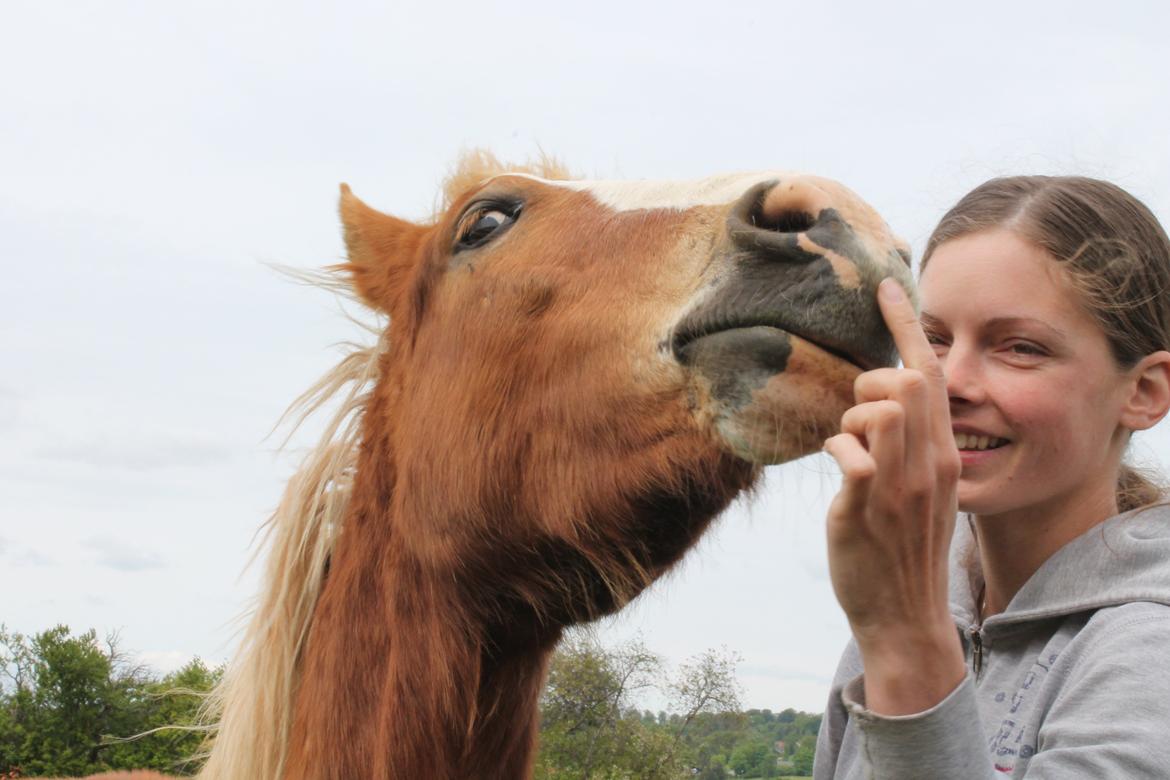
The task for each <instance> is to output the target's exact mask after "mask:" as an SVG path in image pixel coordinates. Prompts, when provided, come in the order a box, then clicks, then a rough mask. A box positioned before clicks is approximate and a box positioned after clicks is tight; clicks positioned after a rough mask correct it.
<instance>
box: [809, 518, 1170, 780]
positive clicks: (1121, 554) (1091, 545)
mask: <svg viewBox="0 0 1170 780" xmlns="http://www.w3.org/2000/svg"><path fill="white" fill-rule="evenodd" d="M956 526H957V527H956V531H955V542H954V545H953V546H952V552H951V583H950V593H951V613H952V615H953V616H954V619H955V625H956V626H958V629H959V633H960V636H961V637H962V639H963V651H964V653H965V654H966V658H967V678H966V679H965V680H964V681H963V682H962V683H961V684H960V685H959V687H957V688H956V689H955V690H954V691H952V692H951V693H950V695H948V696H947V698H945V699H943V701H941V702H940V703H938V704H937V705H935V706H934V707H932V708H931V709H929V710H927V711H925V712H921V713H918V714H915V715H906V716H901V717H883V716H881V715H877V714H875V713H872V712H870V711H868V710H867V709H866V708H865V691H864V686H863V682H862V677H861V672H862V666H861V658H860V655H859V654H858V652H857V648H856V646H855V645H854V644H853V643H850V645H849V647H848V648H847V649H846V651H845V654H844V656H843V657H842V659H841V663H840V666H839V667H838V669H837V675H836V678H835V679H834V680H833V688H832V691H831V693H830V695H829V706H828V709H827V710H826V711H825V718H824V721H823V722H822V724H821V731H820V735H819V737H818V739H817V754H816V763H815V765H814V769H813V778H814V780H830V779H831V778H838V780H840V779H841V778H848V780H860V779H861V778H865V779H866V780H869V779H870V778H873V779H874V780H885V779H886V778H888V779H889V780H919V779H921V780H949V779H950V778H956V779H957V780H959V779H961V780H965V779H966V778H976V779H977V780H991V779H992V778H995V779H996V780H998V779H999V778H1005V779H1006V778H1023V777H1026V778H1028V779H1029V780H1038V779H1039V778H1044V779H1045V780H1049V779H1051V780H1078V779H1079V778H1085V779H1086V780H1087V778H1093V780H1102V779H1103V778H1170V508H1168V507H1165V506H1158V507H1153V508H1150V509H1145V510H1138V511H1137V512H1133V513H1128V514H1123V515H1118V516H1117V517H1113V518H1110V519H1109V520H1106V521H1105V522H1104V523H1102V524H1100V525H1098V526H1096V527H1094V528H1093V529H1091V530H1090V531H1088V532H1086V533H1085V534H1083V535H1082V536H1080V537H1078V538H1077V539H1074V540H1073V541H1071V542H1069V543H1068V544H1067V545H1065V546H1064V547H1063V548H1061V549H1060V550H1059V551H1057V553H1056V554H1054V555H1053V556H1052V557H1051V558H1049V559H1048V560H1047V561H1045V563H1044V564H1043V565H1042V566H1041V567H1040V568H1039V569H1038V570H1037V571H1036V573H1035V574H1034V575H1032V578H1031V579H1029V580H1028V581H1027V582H1026V583H1025V584H1024V587H1022V588H1021V589H1020V591H1019V592H1018V593H1017V594H1016V596H1015V598H1013V599H1012V601H1011V603H1010V604H1008V606H1007V609H1006V610H1005V611H1004V612H1003V613H1001V614H999V615H994V616H992V617H990V618H988V619H987V620H986V621H985V622H984V623H983V625H982V626H980V625H978V624H977V623H976V620H975V599H974V596H973V595H972V594H974V593H978V592H979V591H980V587H981V585H982V574H981V570H980V566H979V560H978V552H977V549H976V546H975V543H974V538H973V536H972V534H971V531H970V529H969V528H968V527H967V523H965V522H963V521H962V519H960V521H959V522H958V523H957V524H956Z"/></svg>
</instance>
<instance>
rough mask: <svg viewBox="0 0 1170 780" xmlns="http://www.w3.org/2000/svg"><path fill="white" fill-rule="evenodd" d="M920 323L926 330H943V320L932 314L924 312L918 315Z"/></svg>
mask: <svg viewBox="0 0 1170 780" xmlns="http://www.w3.org/2000/svg"><path fill="white" fill-rule="evenodd" d="M918 321H919V322H920V323H922V327H924V328H933V329H934V330H940V329H942V320H940V319H938V318H937V317H935V316H933V315H932V314H931V313H930V312H926V311H924V312H922V313H921V314H919V315H918Z"/></svg>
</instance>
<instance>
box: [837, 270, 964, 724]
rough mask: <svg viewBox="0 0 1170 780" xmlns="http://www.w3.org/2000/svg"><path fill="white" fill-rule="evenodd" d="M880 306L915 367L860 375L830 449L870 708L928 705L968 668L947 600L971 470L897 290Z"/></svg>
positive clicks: (840, 560) (843, 571) (886, 293)
mask: <svg viewBox="0 0 1170 780" xmlns="http://www.w3.org/2000/svg"><path fill="white" fill-rule="evenodd" d="M878 302H879V305H880V306H881V310H882V315H883V316H884V317H885V320H886V324H887V325H888V326H889V328H890V332H891V333H892V334H893V336H894V341H895V343H896V344H897V346H898V352H899V354H900V355H901V356H902V363H903V365H904V366H905V368H902V369H895V368H881V369H877V370H876V371H868V372H866V373H864V374H862V375H861V376H859V377H858V378H857V382H856V384H855V385H854V394H855V398H856V401H857V405H856V406H854V407H852V408H851V409H849V411H847V412H846V413H845V415H844V417H842V418H841V431H842V432H841V433H840V434H839V435H837V436H834V437H832V438H831V439H829V440H828V441H826V442H825V450H826V451H828V453H829V454H830V455H832V456H833V458H835V459H836V461H837V463H838V465H839V466H840V467H841V472H842V474H843V477H844V479H843V482H842V485H841V491H840V492H839V493H838V494H837V496H836V497H835V498H834V499H833V502H832V504H831V505H830V507H829V517H828V537H829V572H830V574H831V576H832V580H833V588H834V590H835V591H836V593H837V600H838V601H840V602H841V606H842V608H843V609H844V610H845V614H846V616H847V617H848V618H849V625H850V627H851V629H852V631H853V636H854V637H855V638H856V640H857V644H858V647H859V649H860V650H861V656H862V660H863V663H864V664H865V691H866V706H867V707H868V708H869V709H870V710H872V711H874V712H879V713H882V714H887V715H898V714H910V713H914V712H920V711H922V710H925V709H929V708H930V707H931V706H933V705H934V704H937V703H938V702H939V701H941V700H942V699H943V698H945V697H946V696H947V694H949V693H950V692H951V691H952V690H953V689H954V688H955V686H957V685H958V684H959V682H961V681H962V679H963V677H964V675H965V673H966V670H965V666H964V662H963V656H962V651H961V648H960V645H959V640H958V633H957V631H956V629H955V626H954V623H953V622H952V620H951V616H950V610H949V608H948V599H947V559H948V554H949V550H950V542H951V535H952V532H953V530H954V523H955V515H956V512H957V505H956V488H957V483H958V479H959V471H960V468H961V464H960V461H959V452H958V450H957V449H956V448H955V439H954V434H953V433H952V431H951V420H950V409H949V403H948V399H947V391H946V381H945V379H944V378H943V372H942V366H941V365H940V364H939V361H938V358H937V357H936V356H935V354H934V349H933V348H932V347H931V346H930V343H929V342H928V341H927V340H926V335H925V334H924V333H923V332H922V327H921V326H920V325H919V323H918V315H917V313H916V312H915V311H914V307H913V306H912V305H911V303H910V301H909V300H907V298H906V295H905V293H904V292H903V290H902V288H901V287H900V286H899V285H898V283H897V282H895V281H893V280H892V279H887V280H885V281H883V282H882V283H881V285H880V286H879V288H878Z"/></svg>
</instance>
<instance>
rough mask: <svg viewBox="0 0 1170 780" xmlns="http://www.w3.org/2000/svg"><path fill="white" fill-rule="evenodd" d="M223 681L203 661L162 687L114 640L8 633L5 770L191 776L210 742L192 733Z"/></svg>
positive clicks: (0, 701)
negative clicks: (205, 699)
mask: <svg viewBox="0 0 1170 780" xmlns="http://www.w3.org/2000/svg"><path fill="white" fill-rule="evenodd" d="M220 674H221V670H210V669H208V668H207V667H206V666H205V665H204V664H203V663H202V662H201V661H199V660H198V659H195V660H193V661H191V662H190V663H188V664H187V665H186V666H185V667H183V668H182V669H180V670H178V671H176V672H173V673H172V674H169V675H167V676H166V677H163V678H162V679H157V678H156V677H155V676H154V675H153V674H151V673H150V672H149V670H148V669H147V668H146V667H144V666H142V665H141V664H135V663H132V662H131V661H130V660H129V659H128V657H127V656H126V655H125V654H124V653H122V652H121V651H119V649H118V646H117V637H116V636H112V637H108V638H107V639H106V641H105V642H99V641H98V639H97V636H96V633H95V632H94V631H92V630H90V631H87V632H85V633H82V634H79V635H77V636H74V635H72V634H71V633H70V631H69V629H68V628H67V627H66V626H56V627H54V628H51V629H49V630H47V631H43V632H41V633H40V634H37V635H35V636H33V637H31V638H29V637H26V636H23V635H22V634H19V633H15V632H10V631H8V630H7V629H6V628H5V627H3V626H0V771H6V770H7V769H8V768H9V767H14V766H19V767H21V769H22V770H23V772H24V773H25V774H26V775H62V776H67V775H82V774H90V773H94V772H101V771H106V770H109V769H130V768H141V769H160V770H166V771H168V772H171V773H177V772H184V771H193V770H194V769H195V767H194V766H193V765H192V764H191V763H190V762H189V759H190V757H191V756H192V755H194V754H195V753H196V752H197V750H198V748H199V745H200V743H201V742H202V739H203V737H202V734H201V733H200V732H198V731H194V730H191V729H190V728H184V727H189V726H190V725H191V724H192V723H194V719H195V714H196V711H197V710H198V708H199V705H200V703H201V701H202V698H201V697H202V695H203V694H204V693H206V692H207V691H208V690H210V688H211V687H212V685H214V683H215V682H216V681H217V680H218V678H219V675H220ZM171 726H179V727H180V728H178V729H175V728H168V727H171Z"/></svg>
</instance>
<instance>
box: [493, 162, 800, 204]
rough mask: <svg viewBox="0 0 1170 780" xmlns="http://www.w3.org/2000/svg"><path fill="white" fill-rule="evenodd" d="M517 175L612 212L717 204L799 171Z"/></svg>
mask: <svg viewBox="0 0 1170 780" xmlns="http://www.w3.org/2000/svg"><path fill="white" fill-rule="evenodd" d="M502 175H505V176H520V177H522V178H525V179H532V180H533V181H539V182H541V183H542V184H547V185H549V186H552V187H563V188H565V189H569V190H576V191H577V192H588V193H589V194H590V195H592V196H593V197H594V198H596V199H597V201H598V202H599V203H601V204H602V205H605V206H608V207H609V208H611V209H613V210H614V211H636V210H639V209H678V210H680V211H681V210H683V209H689V208H693V207H695V206H720V205H724V204H727V203H731V202H732V201H735V200H737V199H738V198H739V197H740V196H742V195H743V194H744V193H745V192H747V191H748V190H749V189H751V188H752V187H754V186H755V185H757V184H762V183H763V182H767V181H779V180H781V179H791V178H793V177H796V176H801V175H802V174H799V173H793V172H792V171H755V172H752V173H725V174H720V175H718V176H709V177H708V178H706V179H693V180H689V181H688V180H682V181H669V180H657V179H635V180H620V179H609V180H607V179H597V180H594V181H587V180H586V181H572V180H570V181H552V180H549V179H542V178H540V177H538V176H530V175H528V174H522V173H509V174H502Z"/></svg>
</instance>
